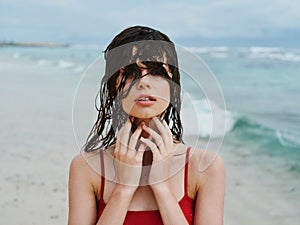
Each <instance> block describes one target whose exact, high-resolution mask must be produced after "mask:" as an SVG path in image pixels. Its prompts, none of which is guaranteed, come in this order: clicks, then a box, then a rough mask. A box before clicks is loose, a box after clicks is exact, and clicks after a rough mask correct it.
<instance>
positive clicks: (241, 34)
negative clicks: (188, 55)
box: [0, 0, 300, 41]
mask: <svg viewBox="0 0 300 225" xmlns="http://www.w3.org/2000/svg"><path fill="white" fill-rule="evenodd" d="M299 11H300V3H298V2H297V1H292V0H273V1H271V2H270V1H268V0H243V1H240V0H226V1H219V0H212V1H208V0H206V1H199V0H191V1H188V2H183V1H177V2H176V1H170V0H168V1H157V0H152V1H146V0H140V1H138V2H135V1H126V2H124V1H119V2H118V3H116V1H96V0H90V1H89V2H84V1H79V0H72V1H71V0H45V1H37V0H27V1H26V2H25V1H21V0H20V1H17V0H15V1H12V0H10V1H9V0H2V1H1V7H0V28H1V30H2V34H0V39H1V38H3V37H4V36H6V37H10V38H15V39H18V38H20V39H21V38H24V37H26V38H28V39H30V38H32V39H34V38H35V39H39V38H40V39H45V38H50V39H55V38H57V37H58V36H59V37H60V38H64V39H65V40H66V41H67V39H76V37H77V39H80V38H87V39H89V38H100V37H112V36H113V35H115V34H116V33H118V32H119V31H120V30H121V29H123V28H125V27H128V26H130V25H135V24H144V25H148V26H152V27H155V28H158V29H160V30H162V31H163V32H166V33H168V34H169V35H170V36H172V37H175V38H190V37H202V38H208V39H228V38H262V37H264V38H266V37H272V36H274V35H275V36H276V35H279V36H282V31H284V30H288V31H289V32H290V33H292V32H293V30H299V29H300V23H299V22H298V21H300V14H299ZM24 32H25V33H24ZM26 32H27V33H26ZM1 35H3V37H1ZM30 35H32V36H31V37H30Z"/></svg>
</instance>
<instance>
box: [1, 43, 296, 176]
mask: <svg viewBox="0 0 300 225" xmlns="http://www.w3.org/2000/svg"><path fill="white" fill-rule="evenodd" d="M187 49H188V50H189V51H190V52H192V53H193V54H195V55H197V56H199V57H201V58H202V59H203V60H204V61H205V63H206V64H207V65H208V66H209V67H210V69H211V70H212V71H213V73H214V74H215V76H216V78H217V80H218V82H219V84H220V86H221V88H222V90H223V93H224V98H225V102H226V106H227V112H228V113H227V114H226V115H227V117H228V118H227V119H228V123H227V129H226V134H225V138H224V140H223V145H228V146H230V148H232V149H237V148H239V149H244V150H242V151H243V152H239V153H238V154H240V155H243V156H244V157H249V158H252V159H253V162H255V163H261V164H268V163H270V165H269V166H270V167H275V166H281V167H282V168H284V169H285V170H286V171H287V172H290V173H296V174H300V49H293V48H270V47H247V48H231V47H226V46H223V47H189V48H187ZM102 50H103V49H102V48H101V47H87V46H70V47H62V48H46V47H45V48H44V47H1V49H0V56H1V57H5V58H9V59H10V62H11V63H15V65H16V67H18V65H19V62H20V61H22V62H26V61H27V62H28V63H33V64H35V65H36V71H37V74H38V73H39V72H40V73H41V74H42V71H44V70H48V71H51V70H53V71H55V73H53V76H56V77H57V79H60V77H64V74H65V73H67V74H71V76H68V77H67V78H66V77H64V79H70V80H72V82H70V85H71V84H72V85H73V84H74V83H76V82H77V81H78V82H79V80H80V79H81V77H82V76H83V74H84V72H85V70H86V69H87V68H88V66H89V65H90V64H91V63H93V62H94V61H95V59H97V58H98V57H99V56H102V54H103V53H102ZM21 70H22V68H20V72H21ZM101 73H102V71H99V77H100V75H101ZM195 73H196V71H195ZM1 77H2V79H3V78H4V79H5V74H1ZM41 79H47V78H46V77H42V75H41ZM183 81H184V79H183ZM33 82H34V81H33ZM188 86H189V84H188V83H186V84H185V87H186V89H188V90H189V92H190V93H189V94H190V95H192V96H194V102H195V104H194V106H196V107H197V111H198V113H200V114H203V115H205V114H208V113H210V112H209V111H207V109H206V108H205V104H204V100H203V99H201V98H199V97H198V94H199V93H198V92H197V91H196V90H195V91H194V92H193V88H191V89H189V88H188ZM186 107H187V109H186ZM188 107H189V106H188V105H187V106H185V110H187V111H188V110H189V109H188ZM70 117H71V114H70ZM187 119H188V118H187ZM200 130H201V132H200V136H201V138H203V139H205V138H207V137H208V135H209V130H208V128H206V127H205V126H203V127H201V128H200ZM191 135H192V134H191ZM211 138H217V137H211Z"/></svg>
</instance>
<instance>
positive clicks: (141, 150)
mask: <svg viewBox="0 0 300 225" xmlns="http://www.w3.org/2000/svg"><path fill="white" fill-rule="evenodd" d="M146 147H147V146H146V145H145V144H144V143H141V144H140V146H139V148H138V150H137V152H136V158H137V160H139V161H142V160H143V155H144V152H145V151H146Z"/></svg>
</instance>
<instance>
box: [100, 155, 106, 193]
mask: <svg viewBox="0 0 300 225" xmlns="http://www.w3.org/2000/svg"><path fill="white" fill-rule="evenodd" d="M100 173H101V174H100V175H101V189H100V199H103V193H104V184H105V170H104V157H103V150H100Z"/></svg>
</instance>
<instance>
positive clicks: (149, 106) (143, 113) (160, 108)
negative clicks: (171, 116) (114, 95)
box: [122, 69, 170, 119]
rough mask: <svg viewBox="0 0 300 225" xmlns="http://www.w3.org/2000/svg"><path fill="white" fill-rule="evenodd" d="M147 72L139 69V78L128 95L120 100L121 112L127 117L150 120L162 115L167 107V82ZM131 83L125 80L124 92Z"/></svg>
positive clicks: (168, 97)
mask: <svg viewBox="0 0 300 225" xmlns="http://www.w3.org/2000/svg"><path fill="white" fill-rule="evenodd" d="M148 72H149V70H148V69H141V78H139V79H138V80H136V81H135V84H134V85H133V86H132V88H131V89H130V90H129V93H128V95H127V96H126V97H125V98H123V99H122V107H123V110H124V111H125V112H126V113H127V114H128V115H129V116H133V117H136V118H139V119H150V118H152V117H155V116H158V115H160V114H162V113H163V112H164V111H165V110H166V109H167V107H168V106H169V103H170V85H169V82H168V81H167V79H166V78H163V77H162V76H157V75H150V74H148ZM146 74H148V75H146ZM131 82H132V79H127V81H126V83H125V86H124V89H123V90H124V91H126V90H127V89H128V88H129V87H130V84H131Z"/></svg>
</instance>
